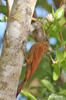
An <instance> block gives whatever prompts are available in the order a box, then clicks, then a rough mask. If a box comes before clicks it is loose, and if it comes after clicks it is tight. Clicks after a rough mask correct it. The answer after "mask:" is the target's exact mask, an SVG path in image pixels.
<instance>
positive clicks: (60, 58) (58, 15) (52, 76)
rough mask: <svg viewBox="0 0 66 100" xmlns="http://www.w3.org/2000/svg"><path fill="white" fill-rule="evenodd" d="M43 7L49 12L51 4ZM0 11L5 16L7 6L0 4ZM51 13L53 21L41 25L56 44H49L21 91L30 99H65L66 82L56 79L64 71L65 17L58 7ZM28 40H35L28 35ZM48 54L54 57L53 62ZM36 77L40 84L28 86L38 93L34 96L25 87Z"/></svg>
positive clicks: (22, 76)
mask: <svg viewBox="0 0 66 100" xmlns="http://www.w3.org/2000/svg"><path fill="white" fill-rule="evenodd" d="M39 2H41V0H39ZM39 2H38V3H39ZM45 2H46V0H45ZM42 4H43V3H42ZM45 7H46V9H49V8H50V10H49V12H51V6H49V7H48V8H47V6H45ZM0 12H3V13H4V14H5V15H6V16H7V7H6V6H1V5H0ZM52 15H53V18H54V21H53V22H50V21H49V20H47V19H46V24H43V27H44V29H45V30H46V33H47V38H48V39H49V38H51V37H55V38H56V39H57V44H56V45H54V46H52V45H51V48H52V50H51V51H48V54H47V55H44V56H43V57H42V59H41V62H40V64H39V66H38V69H37V71H36V72H35V74H34V75H33V77H32V78H31V79H30V80H29V81H28V83H27V85H26V86H25V90H22V91H21V94H22V95H23V96H25V97H27V99H30V100H37V98H41V99H40V100H66V83H64V82H60V84H59V80H58V79H59V78H60V76H61V72H62V70H63V71H64V72H66V50H64V46H65V45H66V38H65V37H66V35H65V32H66V27H64V26H63V25H64V23H66V19H65V18H64V11H63V9H62V8H60V9H58V10H57V11H56V12H54V9H53V8H52ZM40 20H42V19H40ZM2 21H7V17H4V19H3V20H2ZM60 32H61V33H62V37H63V41H61V37H60V34H59V33H60ZM29 40H30V41H32V42H35V40H34V39H33V38H32V37H30V36H29V37H28V41H29ZM60 47H63V49H62V50H60ZM26 55H28V52H26ZM50 56H51V57H52V58H53V59H54V62H53V61H52V59H51V57H50ZM25 70H26V67H23V70H22V74H21V77H20V80H21V81H22V80H23V78H24V75H25ZM36 77H37V78H38V79H39V83H40V86H35V87H33V86H32V87H31V88H30V90H33V89H34V90H37V92H38V95H37V94H36V93H35V94H34V95H36V96H34V95H33V94H31V93H30V92H26V89H28V86H29V85H30V84H31V82H32V81H33V80H34V79H35V78H36ZM39 94H40V96H39Z"/></svg>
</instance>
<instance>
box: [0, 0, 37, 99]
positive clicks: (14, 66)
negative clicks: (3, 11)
mask: <svg viewBox="0 0 66 100" xmlns="http://www.w3.org/2000/svg"><path fill="white" fill-rule="evenodd" d="M35 4H36V0H14V4H13V7H12V10H11V13H10V16H9V19H8V25H7V30H6V36H5V37H6V38H5V40H4V47H3V53H2V57H1V58H0V100H16V91H17V86H18V82H19V77H20V73H21V70H22V64H23V61H24V55H25V46H26V41H27V36H28V31H29V27H30V23H31V18H32V15H33V12H34V7H35Z"/></svg>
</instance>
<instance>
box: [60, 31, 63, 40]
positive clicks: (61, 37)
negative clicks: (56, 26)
mask: <svg viewBox="0 0 66 100" xmlns="http://www.w3.org/2000/svg"><path fill="white" fill-rule="evenodd" d="M59 35H60V39H61V42H63V36H62V32H59Z"/></svg>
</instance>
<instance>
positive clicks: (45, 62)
mask: <svg viewBox="0 0 66 100" xmlns="http://www.w3.org/2000/svg"><path fill="white" fill-rule="evenodd" d="M65 3H66V1H65V0H37V4H36V8H35V12H34V13H35V14H34V17H37V18H39V17H42V18H46V16H47V15H48V14H50V13H51V14H52V7H53V8H54V12H56V11H57V9H58V8H60V7H61V6H63V5H64V4H65ZM58 16H59V15H58ZM7 18H8V16H7V4H6V0H0V56H1V54H2V48H3V38H4V34H5V30H6V27H7V23H8V22H7ZM65 22H66V19H65V17H63V18H61V20H59V23H60V25H61V23H65ZM56 24H57V23H56V22H55V23H53V24H52V25H51V23H50V25H51V29H50V28H49V30H47V29H46V32H47V33H48V32H49V34H50V35H47V38H48V39H49V42H50V48H51V50H52V53H51V55H52V57H53V58H54V59H55V60H56V59H57V52H56V50H55V49H56V48H57V47H58V46H59V45H60V44H61V42H60V39H59V36H58V35H55V34H56V33H57V32H58V29H59V30H60V28H61V27H60V28H58V24H57V29H55V26H56ZM53 28H54V30H52V29H53ZM51 33H54V35H52V34H51ZM62 33H63V39H64V41H66V27H63V28H62ZM39 41H40V40H39ZM35 42H36V39H35V38H33V37H32V36H31V35H29V37H28V41H27V45H26V55H25V58H26V56H27V55H28V52H29V50H30V48H31V46H32V45H33V44H34V43H35ZM64 43H65V42H64ZM63 49H64V48H63V46H61V47H60V48H59V50H60V51H62V50H63ZM25 63H26V62H25ZM25 63H24V66H23V68H22V73H21V76H20V81H19V84H20V82H21V81H22V80H23V79H24V75H25V71H26V64H25ZM63 65H64V66H63V68H64V71H62V72H63V74H62V76H61V77H62V78H63V80H62V79H61V78H60V73H61V69H62V68H61V69H60V72H59V70H57V69H55V70H57V74H58V75H56V77H58V78H57V80H54V79H53V70H54V69H53V65H52V61H51V59H50V57H49V56H46V55H44V56H43V57H42V59H41V62H40V64H39V66H38V69H37V71H36V72H35V74H34V75H33V77H32V78H31V79H30V80H29V81H28V83H27V84H26V86H25V88H24V91H22V95H21V94H19V95H18V97H17V100H66V78H65V77H66V60H64V63H63ZM54 66H57V68H58V69H59V67H58V65H54ZM58 72H59V73H58ZM55 97H56V98H55ZM58 98H59V99H58Z"/></svg>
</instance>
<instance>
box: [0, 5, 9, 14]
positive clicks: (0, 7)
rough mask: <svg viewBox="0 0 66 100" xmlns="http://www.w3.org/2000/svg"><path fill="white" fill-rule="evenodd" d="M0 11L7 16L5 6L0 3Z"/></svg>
mask: <svg viewBox="0 0 66 100" xmlns="http://www.w3.org/2000/svg"><path fill="white" fill-rule="evenodd" d="M0 13H3V14H5V15H6V16H7V15H8V10H7V6H3V5H0Z"/></svg>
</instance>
